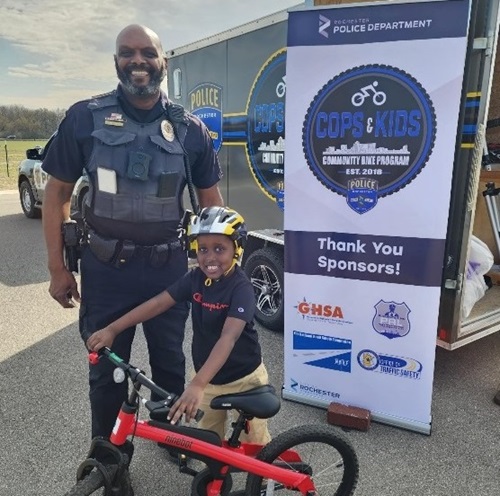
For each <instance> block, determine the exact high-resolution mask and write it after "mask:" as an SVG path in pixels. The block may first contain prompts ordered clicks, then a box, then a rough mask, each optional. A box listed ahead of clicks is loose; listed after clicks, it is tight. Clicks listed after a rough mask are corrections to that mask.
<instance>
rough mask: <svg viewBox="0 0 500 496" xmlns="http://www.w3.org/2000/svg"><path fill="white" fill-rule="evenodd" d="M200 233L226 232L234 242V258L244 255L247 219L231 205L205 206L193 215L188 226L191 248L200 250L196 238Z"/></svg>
mask: <svg viewBox="0 0 500 496" xmlns="http://www.w3.org/2000/svg"><path fill="white" fill-rule="evenodd" d="M200 234H225V235H226V236H229V237H230V238H231V239H232V240H233V242H234V246H235V255H234V258H235V259H236V260H239V259H240V257H241V256H242V255H243V250H244V248H245V242H246V240H247V229H246V226H245V221H244V219H243V217H242V216H241V215H240V214H239V213H238V212H236V211H235V210H233V209H231V208H229V207H205V208H203V209H202V210H201V212H200V213H199V214H198V215H192V216H191V219H190V221H189V225H188V228H187V236H188V240H189V249H190V250H193V251H195V252H196V251H197V250H198V242H197V240H196V238H197V237H198V236H199V235H200Z"/></svg>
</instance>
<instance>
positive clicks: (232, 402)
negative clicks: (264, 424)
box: [210, 384, 281, 419]
mask: <svg viewBox="0 0 500 496" xmlns="http://www.w3.org/2000/svg"><path fill="white" fill-rule="evenodd" d="M280 407H281V402H280V399H279V398H278V396H276V390H275V389H274V387H273V386H271V385H270V384H266V385H264V386H258V387H256V388H253V389H249V390H248V391H243V392H241V393H230V394H221V395H220V396H216V397H215V398H214V399H213V400H212V401H211V402H210V408H213V409H214V410H238V411H241V412H244V413H246V414H248V415H251V416H252V417H257V418H263V419H265V418H270V417H273V416H274V415H276V414H277V413H278V412H279V409H280Z"/></svg>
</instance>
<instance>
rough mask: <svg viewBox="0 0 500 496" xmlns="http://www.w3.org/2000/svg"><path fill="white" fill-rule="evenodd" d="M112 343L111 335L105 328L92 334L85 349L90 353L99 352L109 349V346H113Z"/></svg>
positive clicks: (112, 336) (112, 337)
mask: <svg viewBox="0 0 500 496" xmlns="http://www.w3.org/2000/svg"><path fill="white" fill-rule="evenodd" d="M113 341H114V335H113V333H112V332H111V331H110V330H109V329H107V328H106V327H105V328H104V329H101V330H100V331H96V332H94V334H92V336H90V338H88V339H87V348H88V349H89V350H90V351H99V350H100V349H101V348H104V347H108V348H111V346H112V345H113Z"/></svg>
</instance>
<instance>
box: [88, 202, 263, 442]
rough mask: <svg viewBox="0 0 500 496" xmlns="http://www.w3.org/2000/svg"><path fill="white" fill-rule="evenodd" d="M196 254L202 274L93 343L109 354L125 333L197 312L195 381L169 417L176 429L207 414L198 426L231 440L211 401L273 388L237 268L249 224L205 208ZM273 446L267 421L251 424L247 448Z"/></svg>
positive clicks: (193, 229) (193, 230)
mask: <svg viewBox="0 0 500 496" xmlns="http://www.w3.org/2000/svg"><path fill="white" fill-rule="evenodd" d="M187 235H188V240H189V245H190V246H189V247H190V249H191V250H194V251H196V258H197V260H198V267H196V268H194V269H193V270H191V271H190V272H188V273H187V274H186V275H185V276H184V277H182V278H181V279H180V280H178V281H177V282H176V283H174V284H172V285H171V286H170V287H169V288H168V289H167V290H165V291H163V292H162V293H160V294H158V295H156V296H155V297H153V298H151V299H150V300H148V301H146V302H145V303H143V304H142V305H139V306H138V307H136V308H135V309H133V310H131V311H130V312H128V313H127V314H125V315H124V316H123V317H121V318H119V319H118V320H116V321H114V322H112V323H111V324H109V325H108V326H107V327H105V328H104V329H101V330H99V331H97V332H95V333H94V334H92V336H90V338H89V339H88V341H87V346H88V348H89V349H90V350H94V351H97V350H99V349H100V348H102V347H103V346H108V347H111V345H112V344H113V340H114V338H115V337H116V336H117V335H118V334H119V333H120V332H122V331H123V330H125V329H127V328H128V327H130V326H133V325H135V324H137V323H139V322H144V321H146V320H148V319H151V318H153V317H155V316H156V315H158V314H160V313H162V312H165V311H166V310H168V309H169V308H170V307H172V306H173V305H175V303H177V302H180V301H190V302H191V306H192V322H193V342H192V356H193V364H194V368H195V371H196V375H195V376H194V377H193V379H192V381H191V382H190V383H189V384H188V385H187V386H186V389H185V390H184V393H183V394H182V395H181V396H180V398H179V399H178V400H177V401H176V403H175V404H174V405H173V407H172V409H171V411H170V417H169V420H170V421H171V422H172V423H175V422H177V421H178V420H179V419H180V418H181V416H182V415H183V414H184V415H185V417H186V420H187V421H188V422H189V421H190V420H191V419H192V418H193V417H194V416H195V414H196V411H197V409H198V408H200V409H201V410H203V411H204V412H205V415H204V416H203V418H202V420H201V421H200V423H199V426H200V427H201V428H203V429H210V430H213V431H215V432H217V433H218V434H219V435H220V436H221V437H222V438H223V437H224V435H225V421H226V412H225V411H219V410H212V409H211V408H210V401H211V400H212V398H214V397H215V396H218V395H220V394H226V393H235V392H240V391H247V390H249V389H252V388H254V387H257V386H261V385H263V384H267V383H268V375H267V370H266V368H265V366H264V364H263V363H262V356H261V349H260V345H259V341H258V336H257V332H256V331H255V329H254V327H253V316H254V312H255V296H254V291H253V287H252V284H251V283H250V281H249V280H248V278H247V277H246V275H245V273H244V272H243V271H242V270H241V268H240V267H239V265H237V261H238V260H239V259H240V258H241V256H242V254H243V249H244V244H245V241H246V237H247V232H246V228H245V224H244V220H243V217H241V215H239V214H238V213H237V212H235V211H234V210H231V209H229V208H226V207H207V208H204V209H202V211H201V212H200V214H199V216H192V218H191V221H190V223H189V226H188V232H187ZM270 439H271V436H270V435H269V431H268V429H267V421H266V420H265V419H253V420H252V421H251V423H250V432H249V433H248V434H247V435H245V434H244V435H243V436H242V441H245V442H253V443H260V444H265V443H267V442H268V441H269V440H270Z"/></svg>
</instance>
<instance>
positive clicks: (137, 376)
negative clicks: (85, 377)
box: [89, 347, 203, 422]
mask: <svg viewBox="0 0 500 496" xmlns="http://www.w3.org/2000/svg"><path fill="white" fill-rule="evenodd" d="M102 355H104V356H105V357H106V358H107V359H108V360H109V361H111V362H112V363H113V364H114V365H116V366H117V367H119V368H120V369H122V370H123V371H124V372H125V374H127V375H128V376H129V377H130V379H131V380H132V381H134V382H138V383H139V384H141V385H143V386H145V387H147V388H148V389H149V390H150V391H152V392H153V393H156V394H157V395H158V396H160V397H161V398H163V399H164V400H166V401H164V402H162V403H163V404H164V405H165V406H166V407H167V408H170V407H171V406H172V405H173V404H174V403H175V402H176V401H177V399H178V398H179V397H178V396H177V395H175V394H172V393H169V392H168V391H165V389H163V388H161V387H160V386H158V385H157V384H156V383H154V382H153V381H152V380H151V379H149V378H148V377H146V375H144V373H143V372H142V371H141V370H139V369H138V368H136V367H134V366H133V365H131V364H129V363H127V362H125V361H124V360H123V359H122V358H120V357H119V356H118V355H117V354H116V353H114V352H113V351H112V350H111V349H109V348H108V347H104V348H101V349H100V350H99V351H92V352H90V353H89V362H90V363H91V364H92V365H96V364H97V363H99V358H100V357H101V356H102ZM202 417H203V411H202V410H197V412H196V415H195V416H194V419H195V420H196V422H199V421H200V420H201V418H202Z"/></svg>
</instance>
